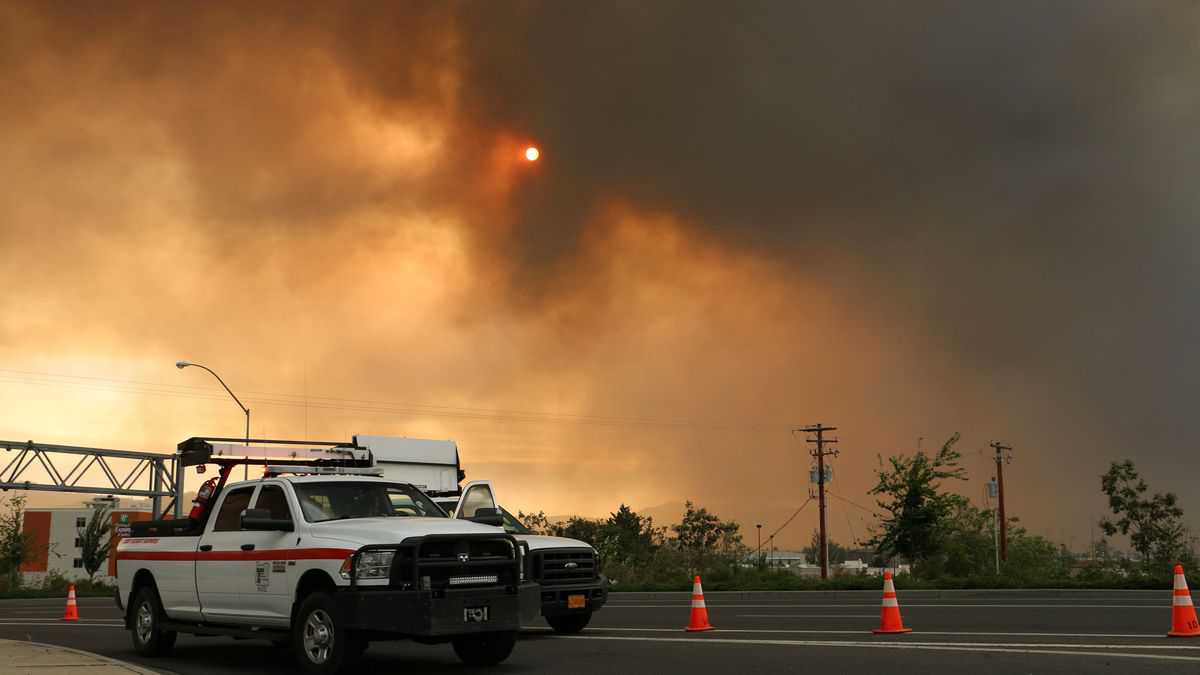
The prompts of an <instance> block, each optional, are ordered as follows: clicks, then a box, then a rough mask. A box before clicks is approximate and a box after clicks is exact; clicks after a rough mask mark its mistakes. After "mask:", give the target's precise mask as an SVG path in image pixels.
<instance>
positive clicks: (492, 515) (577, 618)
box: [354, 435, 609, 634]
mask: <svg viewBox="0 0 1200 675" xmlns="http://www.w3.org/2000/svg"><path fill="white" fill-rule="evenodd" d="M354 439H355V442H356V443H358V444H361V445H362V446H363V447H369V448H371V452H372V454H373V456H374V457H375V462H376V466H378V467H380V468H381V469H382V471H383V475H385V476H388V477H390V478H393V479H395V480H406V481H412V482H414V483H418V484H420V485H421V486H422V489H423V490H425V491H426V492H427V493H428V494H429V495H430V496H431V497H432V498H433V500H434V501H435V502H437V504H438V505H439V506H441V507H442V508H443V509H444V510H445V511H446V513H447V515H449V516H450V517H451V518H452V519H454V520H457V521H468V522H469V521H472V520H474V521H476V522H481V523H488V524H494V525H495V526H497V527H501V528H503V529H504V531H505V532H506V533H507V534H509V535H510V536H512V537H514V538H515V539H517V541H519V542H521V543H522V544H524V545H526V546H528V549H529V561H528V567H527V569H528V570H529V577H530V579H531V580H533V581H536V582H538V583H539V584H540V585H541V591H540V592H541V613H542V616H543V617H544V618H545V620H546V623H548V624H549V625H550V627H551V628H553V629H554V630H555V632H558V633H566V634H569V633H578V632H580V631H582V630H583V629H584V628H585V627H586V626H587V624H588V622H589V621H590V620H591V617H592V613H593V612H595V611H596V610H598V609H600V608H601V607H603V606H604V604H605V602H607V600H608V586H609V584H608V580H607V579H606V578H605V577H604V575H603V574H601V573H600V567H599V556H598V555H597V553H596V550H595V549H594V548H593V547H592V546H591V545H589V544H588V543H586V542H583V541H579V540H578V539H568V538H565V537H552V536H547V535H539V534H534V533H533V531H532V530H530V529H529V528H527V527H525V525H524V524H523V523H521V522H520V521H518V520H517V519H516V517H514V516H513V515H512V514H511V513H509V512H508V511H507V510H505V509H504V508H503V507H501V506H499V504H498V502H497V499H496V490H495V487H494V485H493V484H492V482H491V481H486V480H485V481H472V482H470V483H466V484H463V485H461V486H460V482H461V481H462V480H464V479H465V478H466V472H465V471H463V469H462V466H461V463H460V459H459V453H458V446H457V445H456V444H455V443H454V441H449V440H431V439H422V438H397V437H390V436H366V435H357V436H355V437H354ZM497 516H498V517H497Z"/></svg>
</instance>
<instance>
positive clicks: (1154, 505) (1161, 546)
mask: <svg viewBox="0 0 1200 675" xmlns="http://www.w3.org/2000/svg"><path fill="white" fill-rule="evenodd" d="M1100 489H1101V490H1102V491H1103V492H1104V494H1105V495H1107V496H1108V507H1109V510H1111V511H1112V513H1113V515H1114V516H1116V518H1115V519H1110V518H1104V519H1103V520H1101V521H1100V527H1102V528H1103V529H1104V534H1106V535H1108V536H1110V537H1111V536H1113V535H1115V534H1117V533H1120V534H1123V535H1128V536H1129V543H1130V545H1131V546H1133V550H1135V551H1137V552H1138V554H1139V555H1140V556H1141V559H1142V565H1143V568H1144V570H1145V571H1148V572H1151V573H1152V574H1163V573H1165V572H1166V571H1167V570H1169V569H1170V568H1171V566H1172V565H1174V564H1175V563H1177V562H1183V563H1188V564H1190V563H1192V562H1194V555H1193V553H1192V550H1191V544H1192V539H1191V535H1190V534H1189V532H1188V529H1187V526H1186V525H1184V523H1183V509H1182V508H1180V506H1179V499H1178V497H1176V496H1175V493H1173V492H1167V493H1165V494H1164V493H1159V492H1155V493H1153V494H1150V495H1148V496H1147V494H1146V493H1147V492H1149V489H1150V488H1149V486H1148V485H1147V484H1146V481H1145V480H1143V479H1142V477H1141V475H1139V474H1138V472H1137V469H1136V468H1135V467H1134V465H1133V462H1132V461H1131V460H1128V459H1127V460H1125V461H1124V462H1113V463H1112V464H1111V465H1110V466H1109V468H1108V471H1107V472H1106V473H1105V474H1104V475H1103V476H1101V477H1100Z"/></svg>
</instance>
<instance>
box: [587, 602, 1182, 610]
mask: <svg viewBox="0 0 1200 675" xmlns="http://www.w3.org/2000/svg"><path fill="white" fill-rule="evenodd" d="M1166 606H1167V605H1166V603H1163V604H1162V605H964V604H960V603H953V604H945V605H930V604H920V603H911V602H903V603H900V608H901V609H904V608H905V607H962V608H964V609H980V608H983V609H992V608H996V607H1000V608H1009V609H1011V608H1029V609H1055V608H1059V609H1158V610H1161V609H1163V607H1166ZM604 607H605V608H606V609H610V608H618V607H619V608H621V609H651V608H671V609H679V608H680V607H683V608H685V609H686V608H687V605H684V604H679V605H622V604H613V603H608V604H606V605H604ZM805 607H814V608H820V609H828V608H831V607H839V608H847V607H876V608H877V607H879V603H878V602H875V603H871V604H869V605H867V604H863V603H861V602H854V603H842V604H838V605H809V604H804V605H724V604H722V605H713V606H712V607H711V608H710V609H722V608H736V609H773V608H780V609H796V608H805Z"/></svg>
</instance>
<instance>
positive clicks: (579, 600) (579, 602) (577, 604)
mask: <svg viewBox="0 0 1200 675" xmlns="http://www.w3.org/2000/svg"><path fill="white" fill-rule="evenodd" d="M584 607H587V596H586V595H568V596H567V609H583V608H584Z"/></svg>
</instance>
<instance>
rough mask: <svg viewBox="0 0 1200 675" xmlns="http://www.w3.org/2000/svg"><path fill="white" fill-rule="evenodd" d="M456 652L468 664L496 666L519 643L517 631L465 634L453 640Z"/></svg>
mask: <svg viewBox="0 0 1200 675" xmlns="http://www.w3.org/2000/svg"><path fill="white" fill-rule="evenodd" d="M451 644H453V645H454V653H455V654H458V658H459V659H460V660H461V661H462V662H463V663H465V664H467V665H468V666H494V665H496V664H497V663H500V662H501V661H503V660H504V659H507V658H508V655H509V654H512V650H513V647H514V646H515V645H516V644H517V632H516V631H504V632H501V633H476V634H474V635H463V636H460V637H456V638H454V639H453V640H452V641H451Z"/></svg>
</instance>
